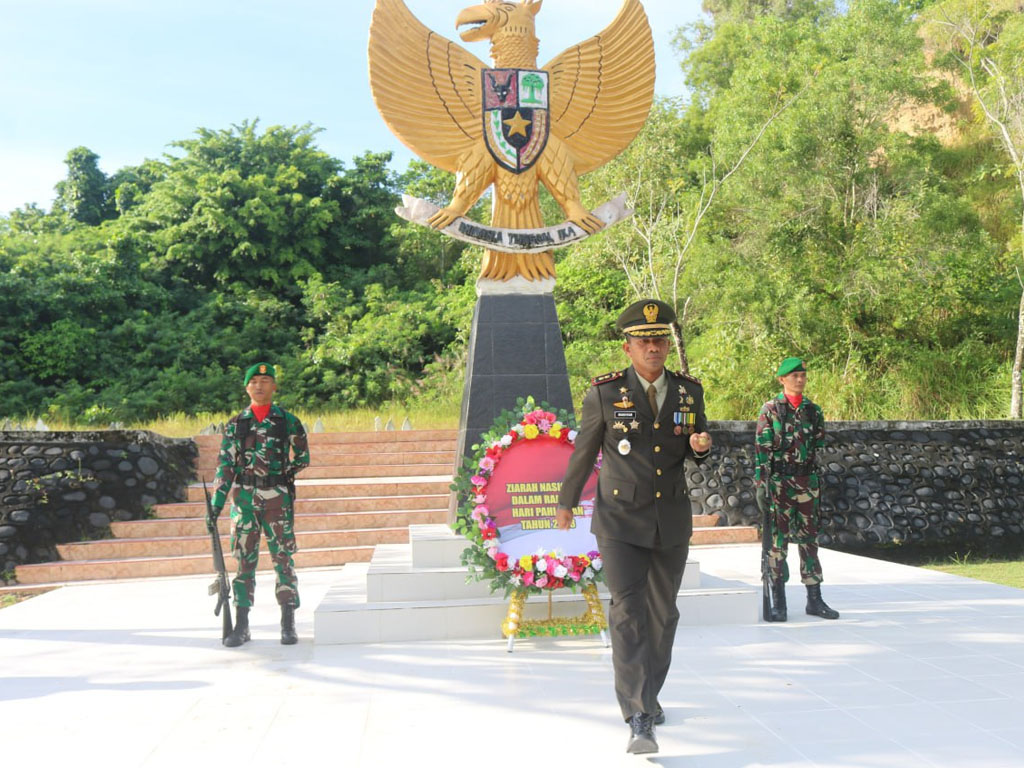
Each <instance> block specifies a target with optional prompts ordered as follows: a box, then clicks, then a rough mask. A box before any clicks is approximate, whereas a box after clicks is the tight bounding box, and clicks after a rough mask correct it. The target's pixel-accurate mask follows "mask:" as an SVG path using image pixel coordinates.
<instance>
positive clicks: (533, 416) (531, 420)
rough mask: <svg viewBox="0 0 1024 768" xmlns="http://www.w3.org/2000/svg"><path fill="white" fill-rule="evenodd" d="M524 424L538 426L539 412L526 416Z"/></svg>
mask: <svg viewBox="0 0 1024 768" xmlns="http://www.w3.org/2000/svg"><path fill="white" fill-rule="evenodd" d="M523 423H524V424H536V423H537V411H530V412H529V413H528V414H526V416H525V417H524V418H523Z"/></svg>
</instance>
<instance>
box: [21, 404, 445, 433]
mask: <svg viewBox="0 0 1024 768" xmlns="http://www.w3.org/2000/svg"><path fill="white" fill-rule="evenodd" d="M240 410H241V406H239V409H238V411H232V412H230V413H199V414H195V415H191V414H186V413H172V414H169V415H167V416H164V417H161V418H158V419H153V420H151V421H142V422H131V423H127V422H126V423H125V426H124V428H125V429H148V430H150V431H152V432H156V433H157V434H158V435H163V436H165V437H194V436H195V435H198V434H199V432H200V431H201V430H203V429H205V428H206V427H208V426H210V425H211V424H221V423H223V422H226V421H227V420H228V419H230V418H231V417H232V416H234V415H235V414H236V413H238V412H239V411H240ZM289 410H291V409H289ZM292 412H293V413H294V414H295V415H296V416H298V417H299V418H300V419H301V420H302V423H303V424H304V425H305V427H306V430H307V431H310V432H311V431H312V430H313V425H314V424H315V423H316V420H317V419H320V420H321V421H323V423H324V429H325V430H326V431H327V432H372V431H373V427H374V421H375V419H376V418H377V417H378V416H379V417H380V419H381V421H382V422H383V423H384V424H387V421H388V419H391V420H392V421H393V422H394V425H395V429H401V428H402V423H403V422H404V421H405V419H406V418H408V419H409V421H410V423H411V424H412V428H413V429H457V428H458V426H459V406H458V405H457V404H455V405H451V404H438V403H430V404H422V405H421V404H414V405H410V406H403V405H400V404H394V403H389V404H385V405H382V406H381V407H380V408H356V409H352V410H347V411H315V410H303V409H295V410H293V411H292ZM22 421H23V423H25V424H27V425H34V424H35V417H31V420H29V419H27V418H26V419H23V420H22ZM44 421H46V425H47V426H48V427H49V428H50V429H51V430H54V431H64V430H68V431H76V430H92V429H103V428H105V427H96V426H90V425H87V424H78V423H74V422H64V421H61V420H59V419H53V420H46V419H44Z"/></svg>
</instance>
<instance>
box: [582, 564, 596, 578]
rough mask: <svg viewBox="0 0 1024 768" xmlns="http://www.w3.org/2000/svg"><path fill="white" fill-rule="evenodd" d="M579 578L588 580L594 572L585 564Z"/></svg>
mask: <svg viewBox="0 0 1024 768" xmlns="http://www.w3.org/2000/svg"><path fill="white" fill-rule="evenodd" d="M580 578H581V579H588V580H589V579H592V578H594V572H593V571H592V570H591V569H590V567H589V566H587V567H586V568H584V569H583V575H582V576H581V577H580Z"/></svg>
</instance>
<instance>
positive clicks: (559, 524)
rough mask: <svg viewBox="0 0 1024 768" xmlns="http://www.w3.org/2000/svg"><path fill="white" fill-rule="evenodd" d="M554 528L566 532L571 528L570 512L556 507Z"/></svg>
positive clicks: (567, 509) (564, 508)
mask: <svg viewBox="0 0 1024 768" xmlns="http://www.w3.org/2000/svg"><path fill="white" fill-rule="evenodd" d="M555 527H556V528H557V529H558V530H560V531H568V530H569V529H570V528H571V527H572V510H571V509H569V508H567V507H558V508H557V509H556V510H555Z"/></svg>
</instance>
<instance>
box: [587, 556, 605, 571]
mask: <svg viewBox="0 0 1024 768" xmlns="http://www.w3.org/2000/svg"><path fill="white" fill-rule="evenodd" d="M590 564H591V565H592V566H594V570H595V571H600V570H601V567H602V566H603V565H604V562H603V561H602V560H601V558H600V557H595V558H594V559H593V560H591V561H590Z"/></svg>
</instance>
